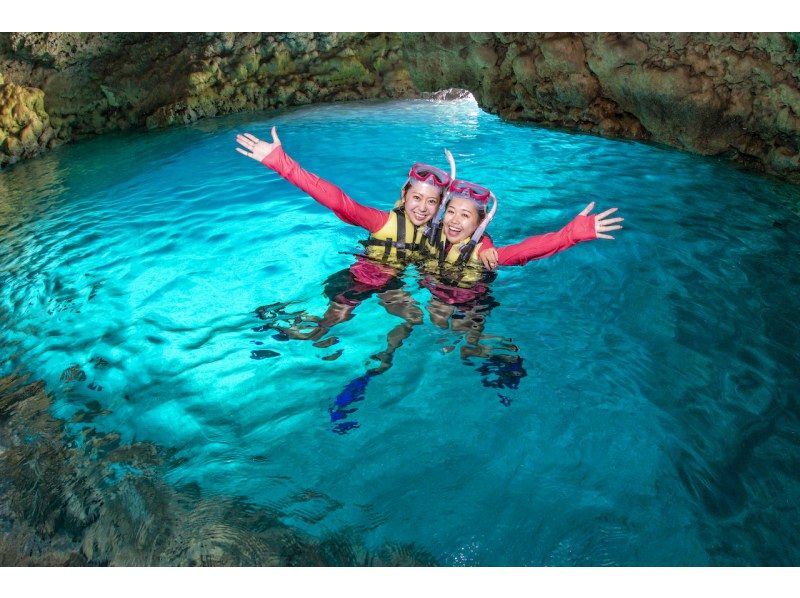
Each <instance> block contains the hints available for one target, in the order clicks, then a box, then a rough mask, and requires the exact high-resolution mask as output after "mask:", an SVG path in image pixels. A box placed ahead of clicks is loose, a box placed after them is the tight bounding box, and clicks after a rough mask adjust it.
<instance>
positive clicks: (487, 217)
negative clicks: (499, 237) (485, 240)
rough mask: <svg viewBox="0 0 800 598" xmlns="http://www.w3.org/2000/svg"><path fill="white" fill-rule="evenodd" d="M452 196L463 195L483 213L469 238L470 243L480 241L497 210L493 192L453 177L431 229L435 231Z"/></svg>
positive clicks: (479, 212)
mask: <svg viewBox="0 0 800 598" xmlns="http://www.w3.org/2000/svg"><path fill="white" fill-rule="evenodd" d="M454 170H455V165H454ZM454 197H463V198H466V199H469V200H470V201H472V202H473V203H474V204H475V207H477V208H478V214H483V215H484V216H483V219H482V220H481V223H480V224H479V225H478V228H476V229H475V232H474V233H472V237H471V238H470V243H472V244H473V245H475V244H476V243H478V241H480V239H481V237H482V236H483V233H485V232H486V227H487V226H489V223H490V222H491V221H492V218H494V215H495V213H496V212H497V198H496V197H495V195H494V193H492V192H491V191H489V190H488V189H487V188H486V187H483V186H481V185H477V184H475V183H471V182H469V181H465V180H463V179H455V178H454V179H453V181H452V182H451V183H450V186H449V187H448V188H447V193H446V194H445V197H444V201H443V202H442V208H441V209H440V210H439V212H438V213H437V214H436V216H435V217H434V219H433V221H432V227H431V230H432V231H435V230H436V228H437V227H438V226H439V224H440V221H441V219H442V216H443V214H444V212H445V210H447V204H448V203H449V202H450V200H451V199H453V198H454ZM490 199H491V200H492V207H491V209H489V200H490Z"/></svg>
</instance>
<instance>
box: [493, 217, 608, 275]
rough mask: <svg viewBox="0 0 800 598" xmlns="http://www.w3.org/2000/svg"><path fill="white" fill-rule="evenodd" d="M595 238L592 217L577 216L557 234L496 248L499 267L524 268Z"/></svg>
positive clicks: (529, 238)
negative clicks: (529, 263)
mask: <svg viewBox="0 0 800 598" xmlns="http://www.w3.org/2000/svg"><path fill="white" fill-rule="evenodd" d="M596 238H597V233H595V230H594V215H591V216H581V215H578V216H575V218H573V220H572V221H571V222H570V223H569V224H567V225H566V226H565V227H564V228H562V229H561V230H560V231H558V232H554V233H547V234H544V235H536V236H535V237H528V238H527V239H525V240H524V241H522V242H521V243H516V244H515V245H508V246H507V247H498V248H497V256H498V263H499V264H500V265H501V266H524V265H525V264H527V263H528V262H529V261H531V260H538V259H540V258H543V257H550V256H551V255H555V254H556V253H558V252H559V251H564V250H565V249H569V248H570V247H572V246H573V245H576V244H577V243H580V242H581V241H590V240H592V239H596Z"/></svg>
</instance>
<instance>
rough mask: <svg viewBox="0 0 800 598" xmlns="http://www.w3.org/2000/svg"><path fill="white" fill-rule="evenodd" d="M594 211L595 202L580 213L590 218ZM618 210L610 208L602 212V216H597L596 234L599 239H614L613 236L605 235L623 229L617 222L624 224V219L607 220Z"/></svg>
mask: <svg viewBox="0 0 800 598" xmlns="http://www.w3.org/2000/svg"><path fill="white" fill-rule="evenodd" d="M593 209H594V202H592V203H590V204H589V205H588V206H586V207H585V208H583V211H582V212H581V213H580V215H581V216H588V215H589V212H591V211H592V210H593ZM617 209H618V208H610V209H608V210H606V211H605V212H601V213H600V214H596V215H595V219H594V232H595V234H596V235H597V238H598V239H613V238H614V237H612V236H611V235H605V234H603V233H607V232H609V231H612V230H619V229H621V228H622V225H620V224H617V222H622V221H623V220H625V219H624V218H606V216H608V215H609V214H613V213H614V212H616V211H617Z"/></svg>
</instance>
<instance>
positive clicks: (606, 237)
mask: <svg viewBox="0 0 800 598" xmlns="http://www.w3.org/2000/svg"><path fill="white" fill-rule="evenodd" d="M597 238H598V239H612V240H613V239H614V237H612V236H611V235H603V234H600V233H597Z"/></svg>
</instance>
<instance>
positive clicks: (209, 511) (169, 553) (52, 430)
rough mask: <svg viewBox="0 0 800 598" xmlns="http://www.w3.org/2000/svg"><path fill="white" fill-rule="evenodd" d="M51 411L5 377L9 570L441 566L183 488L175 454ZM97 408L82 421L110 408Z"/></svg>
mask: <svg viewBox="0 0 800 598" xmlns="http://www.w3.org/2000/svg"><path fill="white" fill-rule="evenodd" d="M50 407H51V397H50V395H49V394H48V393H47V392H46V391H45V388H44V385H43V384H42V383H41V382H31V381H30V380H26V379H25V378H24V377H19V376H7V377H5V378H2V379H0V565H2V566H26V565H44V566H64V565H118V566H153V565H170V566H176V565H222V566H238V565H245V566H267V565H274V566H292V565H298V566H324V565H333V566H348V565H356V566H363V565H376V566H387V565H388V566H391V565H399V566H409V565H434V564H435V562H434V560H433V558H432V557H431V556H430V555H428V554H426V553H424V552H423V551H420V550H417V549H416V548H414V547H413V546H410V545H392V544H386V545H384V546H383V547H381V548H380V549H378V550H376V551H369V550H367V549H365V548H364V546H363V545H362V544H361V543H360V541H359V540H358V538H357V537H356V536H355V535H354V534H352V533H350V532H348V531H346V530H345V531H339V532H336V533H334V534H331V535H330V536H328V537H326V538H323V539H321V540H319V539H315V538H312V537H311V536H309V535H307V534H304V533H303V532H300V531H298V530H295V529H294V528H292V527H290V526H288V525H286V524H284V523H282V522H281V521H280V517H281V515H282V513H281V512H279V511H275V510H270V509H266V508H263V507H257V506H254V505H252V504H249V503H248V502H247V501H245V500H242V499H241V498H239V497H227V496H204V495H203V493H202V491H201V490H200V488H199V487H198V486H197V485H196V484H188V485H184V486H179V487H174V486H171V485H170V484H168V483H167V482H166V481H165V480H164V472H165V468H166V467H167V465H168V463H169V461H170V459H171V457H172V453H171V451H167V450H164V449H162V448H160V447H159V446H156V445H154V444H151V443H145V442H136V443H132V444H123V443H122V442H121V440H120V436H119V435H118V434H116V433H113V432H112V433H100V432H98V431H97V430H96V429H94V428H92V427H84V428H83V429H82V430H80V432H78V433H72V432H70V431H69V430H68V429H67V428H66V427H65V425H64V423H65V422H63V421H61V420H58V419H56V418H54V417H52V416H51V415H50ZM85 407H86V409H85V410H84V412H83V413H84V416H85V417H79V419H78V421H89V420H90V419H91V417H90V416H91V415H92V414H93V413H94V414H95V415H96V414H97V412H99V411H100V406H99V403H98V404H89V403H87V404H86V406H85ZM306 494H308V492H307V493H306ZM312 494H313V492H312ZM295 498H296V500H295V502H298V501H299V502H302V501H307V500H309V497H308V496H299V497H295Z"/></svg>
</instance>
